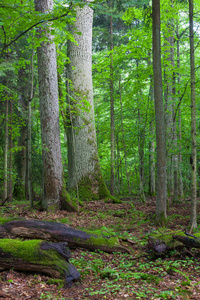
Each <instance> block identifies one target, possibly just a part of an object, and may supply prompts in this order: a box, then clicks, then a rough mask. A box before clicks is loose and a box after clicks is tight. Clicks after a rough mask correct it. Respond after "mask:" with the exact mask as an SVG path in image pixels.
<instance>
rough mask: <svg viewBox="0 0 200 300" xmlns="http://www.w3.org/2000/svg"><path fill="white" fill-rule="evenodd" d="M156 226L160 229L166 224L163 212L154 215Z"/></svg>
mask: <svg viewBox="0 0 200 300" xmlns="http://www.w3.org/2000/svg"><path fill="white" fill-rule="evenodd" d="M156 224H157V225H159V226H161V227H163V226H165V225H166V224H167V218H166V216H165V213H164V212H162V213H160V214H156Z"/></svg>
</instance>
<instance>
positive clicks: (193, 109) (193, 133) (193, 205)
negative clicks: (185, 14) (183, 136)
mask: <svg viewBox="0 0 200 300" xmlns="http://www.w3.org/2000/svg"><path fill="white" fill-rule="evenodd" d="M189 21H190V74H191V75H190V76H191V137H192V145H191V146H192V147H191V148H192V153H191V158H190V163H191V168H192V169H191V175H192V176H191V219H190V221H191V227H192V228H196V227H197V216H196V206H197V200H196V192H197V191H196V160H197V154H196V101H195V61H194V30H193V0H189Z"/></svg>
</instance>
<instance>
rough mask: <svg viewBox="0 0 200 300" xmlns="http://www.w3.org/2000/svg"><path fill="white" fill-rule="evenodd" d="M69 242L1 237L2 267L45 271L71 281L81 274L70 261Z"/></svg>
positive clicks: (67, 281) (0, 263) (0, 258)
mask: <svg viewBox="0 0 200 300" xmlns="http://www.w3.org/2000/svg"><path fill="white" fill-rule="evenodd" d="M66 246H67V243H49V242H44V241H41V240H29V241H21V240H19V239H0V269H1V270H3V269H10V268H13V269H15V270H19V271H32V272H37V273H44V274H46V275H49V276H51V277H53V278H60V279H64V280H65V282H66V283H71V282H72V281H76V280H78V279H79V277H80V274H79V272H78V271H77V270H76V268H75V267H74V266H73V265H72V264H71V263H69V258H70V252H69V250H68V248H67V247H66Z"/></svg>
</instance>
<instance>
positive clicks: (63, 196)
mask: <svg viewBox="0 0 200 300" xmlns="http://www.w3.org/2000/svg"><path fill="white" fill-rule="evenodd" d="M35 8H36V10H37V11H40V12H42V13H45V12H47V11H50V10H52V9H53V0H47V1H46V0H42V1H40V0H35ZM38 31H39V34H40V35H42V33H43V34H44V35H45V37H46V38H47V40H48V41H45V42H41V44H40V47H38V48H37V56H38V75H39V98H40V121H41V136H42V147H43V151H42V155H43V176H44V193H43V200H42V205H43V208H44V209H45V210H52V211H55V210H58V209H61V208H63V209H68V210H76V209H77V208H76V204H75V203H71V202H70V199H69V195H68V194H67V192H66V189H65V185H64V181H63V168H62V159H61V146H60V127H59V105H58V80H57V64H56V48H55V44H54V42H53V36H52V35H51V32H50V31H51V28H50V25H49V26H48V28H44V29H41V28H40V29H39V30H38Z"/></svg>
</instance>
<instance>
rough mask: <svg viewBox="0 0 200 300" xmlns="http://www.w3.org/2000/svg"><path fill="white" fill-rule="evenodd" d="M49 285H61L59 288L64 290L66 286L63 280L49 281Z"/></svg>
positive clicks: (52, 279) (53, 279) (51, 279)
mask: <svg viewBox="0 0 200 300" xmlns="http://www.w3.org/2000/svg"><path fill="white" fill-rule="evenodd" d="M47 284H49V285H51V284H57V285H59V288H63V286H64V285H65V281H64V280H63V279H55V278H50V279H49V280H48V281H47Z"/></svg>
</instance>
